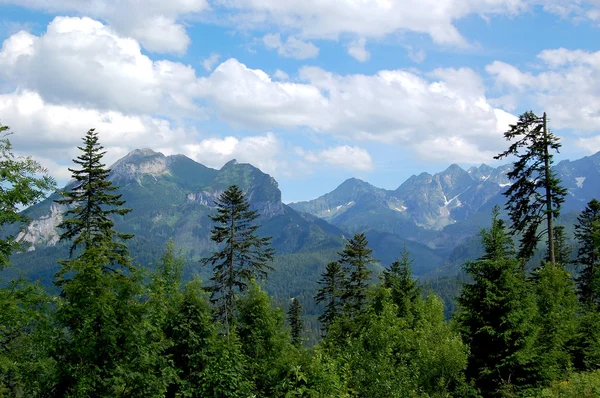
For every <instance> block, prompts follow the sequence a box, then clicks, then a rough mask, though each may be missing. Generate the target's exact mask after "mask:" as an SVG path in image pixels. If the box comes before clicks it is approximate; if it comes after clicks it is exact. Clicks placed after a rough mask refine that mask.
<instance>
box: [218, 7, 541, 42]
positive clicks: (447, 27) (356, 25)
mask: <svg viewBox="0 0 600 398" xmlns="http://www.w3.org/2000/svg"><path fill="white" fill-rule="evenodd" d="M530 3H531V1H529V0H478V1H473V0H361V1H356V0H287V1H281V0H215V1H214V3H213V4H214V5H215V6H217V7H220V8H221V10H222V11H223V10H225V11H229V12H230V14H229V20H230V22H231V23H232V24H235V25H236V26H241V27H244V28H260V27H264V26H265V25H268V24H272V25H276V26H279V27H282V28H284V29H286V30H291V31H295V32H297V33H298V35H299V37H300V38H305V39H331V40H337V39H339V38H340V37H341V36H342V35H344V34H351V35H355V36H358V37H364V38H367V39H368V38H381V37H385V36H388V35H391V34H395V33H398V32H404V31H410V32H417V33H424V34H427V35H429V36H431V38H432V39H433V41H434V42H436V43H439V44H449V45H465V44H466V40H465V39H464V38H463V36H462V35H461V34H460V33H459V31H458V30H457V28H456V27H455V25H454V23H455V22H456V21H457V20H459V19H462V18H464V17H466V16H469V15H481V16H491V15H498V14H500V15H515V14H518V13H520V12H523V11H525V10H527V9H528V6H529V5H530Z"/></svg>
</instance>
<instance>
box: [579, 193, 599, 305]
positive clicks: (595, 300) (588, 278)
mask: <svg viewBox="0 0 600 398" xmlns="http://www.w3.org/2000/svg"><path fill="white" fill-rule="evenodd" d="M575 238H576V239H577V241H578V242H579V245H580V247H579V250H578V252H577V259H576V260H575V263H576V264H578V265H580V266H581V267H583V269H582V270H581V274H580V275H579V278H578V280H577V284H578V288H579V298H580V300H581V301H582V302H583V303H585V304H587V305H589V306H593V307H595V308H600V239H599V238H600V201H598V200H596V199H592V200H591V201H590V202H589V203H588V204H587V207H586V208H585V209H584V210H583V212H582V213H581V214H580V215H579V217H578V218H577V224H576V225H575Z"/></svg>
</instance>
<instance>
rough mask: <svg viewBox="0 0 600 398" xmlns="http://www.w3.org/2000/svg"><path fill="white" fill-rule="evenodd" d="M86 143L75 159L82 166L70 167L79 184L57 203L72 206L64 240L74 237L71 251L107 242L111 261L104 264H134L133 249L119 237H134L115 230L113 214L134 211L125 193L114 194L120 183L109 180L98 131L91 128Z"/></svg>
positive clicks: (64, 227) (65, 223) (85, 138)
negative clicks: (127, 206) (123, 194)
mask: <svg viewBox="0 0 600 398" xmlns="http://www.w3.org/2000/svg"><path fill="white" fill-rule="evenodd" d="M83 143H84V146H83V147H78V148H79V149H80V150H81V152H82V154H81V155H80V156H78V157H77V159H73V162H74V163H75V164H78V165H79V166H81V169H79V170H77V169H71V168H70V169H69V171H70V172H71V173H72V177H73V179H74V180H75V185H73V186H72V187H71V189H70V190H69V191H66V192H63V198H62V199H59V200H56V202H57V203H59V204H62V205H66V206H69V209H68V210H67V212H66V213H65V214H64V220H63V221H62V222H61V223H60V224H59V225H58V228H60V229H62V230H63V232H62V234H61V236H60V240H70V241H71V249H70V255H71V256H72V255H73V253H74V251H75V250H76V249H77V248H78V247H80V246H83V248H84V249H88V248H90V247H99V246H104V247H105V248H106V255H107V256H108V261H107V263H106V264H104V265H103V267H109V266H111V265H113V264H114V265H117V266H122V267H125V268H130V259H129V250H128V249H127V246H126V245H125V244H124V243H123V242H120V241H118V240H115V239H119V240H126V239H130V238H132V237H133V235H130V234H124V233H120V232H117V231H115V230H114V221H113V220H112V217H113V216H117V215H118V216H123V215H125V214H127V213H129V212H130V211H131V209H125V208H123V207H121V206H123V205H124V204H125V201H124V200H121V195H117V194H111V192H114V191H116V190H117V189H118V188H119V187H117V186H114V185H113V184H112V182H111V181H109V180H108V175H109V172H110V170H108V169H105V168H104V167H105V165H104V164H102V157H103V156H104V154H105V153H106V152H102V149H103V148H102V146H101V145H100V143H99V142H98V133H97V132H96V131H95V130H94V129H90V130H89V131H88V132H87V134H86V136H85V137H84V138H83Z"/></svg>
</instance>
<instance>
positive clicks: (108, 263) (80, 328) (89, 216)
mask: <svg viewBox="0 0 600 398" xmlns="http://www.w3.org/2000/svg"><path fill="white" fill-rule="evenodd" d="M83 141H84V144H85V145H84V146H82V147H79V149H80V150H81V152H82V154H81V155H80V156H79V157H78V158H77V159H76V160H75V163H77V164H79V165H80V166H81V167H82V168H81V169H80V170H75V169H71V172H72V173H73V178H74V180H75V184H74V185H73V187H72V190H71V191H69V192H65V193H64V194H63V195H64V198H63V199H61V200H59V201H57V202H58V203H60V204H63V205H67V206H70V209H69V210H68V211H67V212H66V213H65V215H64V217H65V218H64V221H63V222H62V223H61V224H60V227H61V228H63V231H64V232H63V234H62V235H61V239H62V240H72V245H71V257H73V254H74V252H75V250H77V249H78V248H80V249H81V253H80V254H78V255H77V256H76V257H75V258H71V259H70V260H67V261H62V262H61V264H62V268H61V270H60V271H59V272H58V273H57V276H56V278H57V281H56V284H57V285H58V286H59V287H60V289H61V299H62V300H61V301H60V302H59V303H58V304H59V305H58V308H57V312H56V319H57V322H58V324H59V325H60V326H61V330H63V334H62V335H61V336H60V337H59V338H58V339H57V340H58V344H57V346H56V350H55V351H54V352H53V357H54V359H55V360H56V362H57V364H58V365H59V375H58V378H59V382H58V384H57V387H56V392H55V395H56V396H113V397H119V396H121V397H142V396H161V395H164V392H165V391H164V390H165V386H166V385H167V383H166V380H165V376H167V374H166V373H164V372H162V368H161V364H164V361H163V359H162V358H161V354H162V350H161V344H156V341H154V337H155V334H154V333H153V330H154V328H149V327H148V322H147V318H146V317H145V314H144V310H145V309H146V306H145V305H143V304H142V303H140V302H139V301H138V300H136V298H137V297H139V296H140V295H141V294H142V293H143V290H142V285H141V275H140V273H139V272H138V271H137V269H136V268H135V267H134V266H133V265H132V264H131V260H130V257H129V252H128V249H127V246H126V245H125V243H124V242H122V240H126V239H129V238H131V235H127V234H122V233H119V232H117V231H115V230H114V222H113V220H112V219H111V218H112V217H113V216H118V215H125V214H127V213H128V212H129V211H130V209H125V208H122V207H121V206H122V205H123V204H124V201H123V200H121V199H120V197H121V196H120V195H116V194H112V192H114V191H115V190H117V189H118V187H116V186H113V185H112V183H111V182H110V181H108V176H109V170H107V169H105V168H104V165H103V164H102V157H103V156H104V153H105V152H102V147H101V146H100V144H99V143H98V135H97V133H96V132H95V131H94V130H93V129H92V130H89V131H88V133H87V135H86V136H85V138H84V140H83ZM167 373H168V372H167Z"/></svg>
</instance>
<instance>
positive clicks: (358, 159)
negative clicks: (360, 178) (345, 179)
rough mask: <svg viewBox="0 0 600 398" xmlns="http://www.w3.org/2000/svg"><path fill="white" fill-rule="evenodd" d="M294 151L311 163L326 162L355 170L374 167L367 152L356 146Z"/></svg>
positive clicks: (368, 169)
mask: <svg viewBox="0 0 600 398" xmlns="http://www.w3.org/2000/svg"><path fill="white" fill-rule="evenodd" d="M296 152H297V153H298V155H300V156H302V157H303V158H304V159H305V160H307V161H308V162H311V163H327V164H330V165H333V166H338V167H342V168H345V169H348V170H357V171H371V170H373V169H374V166H373V160H372V159H371V155H370V154H369V152H367V151H366V150H365V149H363V148H360V147H357V146H349V145H342V146H337V147H332V148H328V149H324V150H321V151H317V152H315V151H304V150H303V149H301V148H297V150H296Z"/></svg>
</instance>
